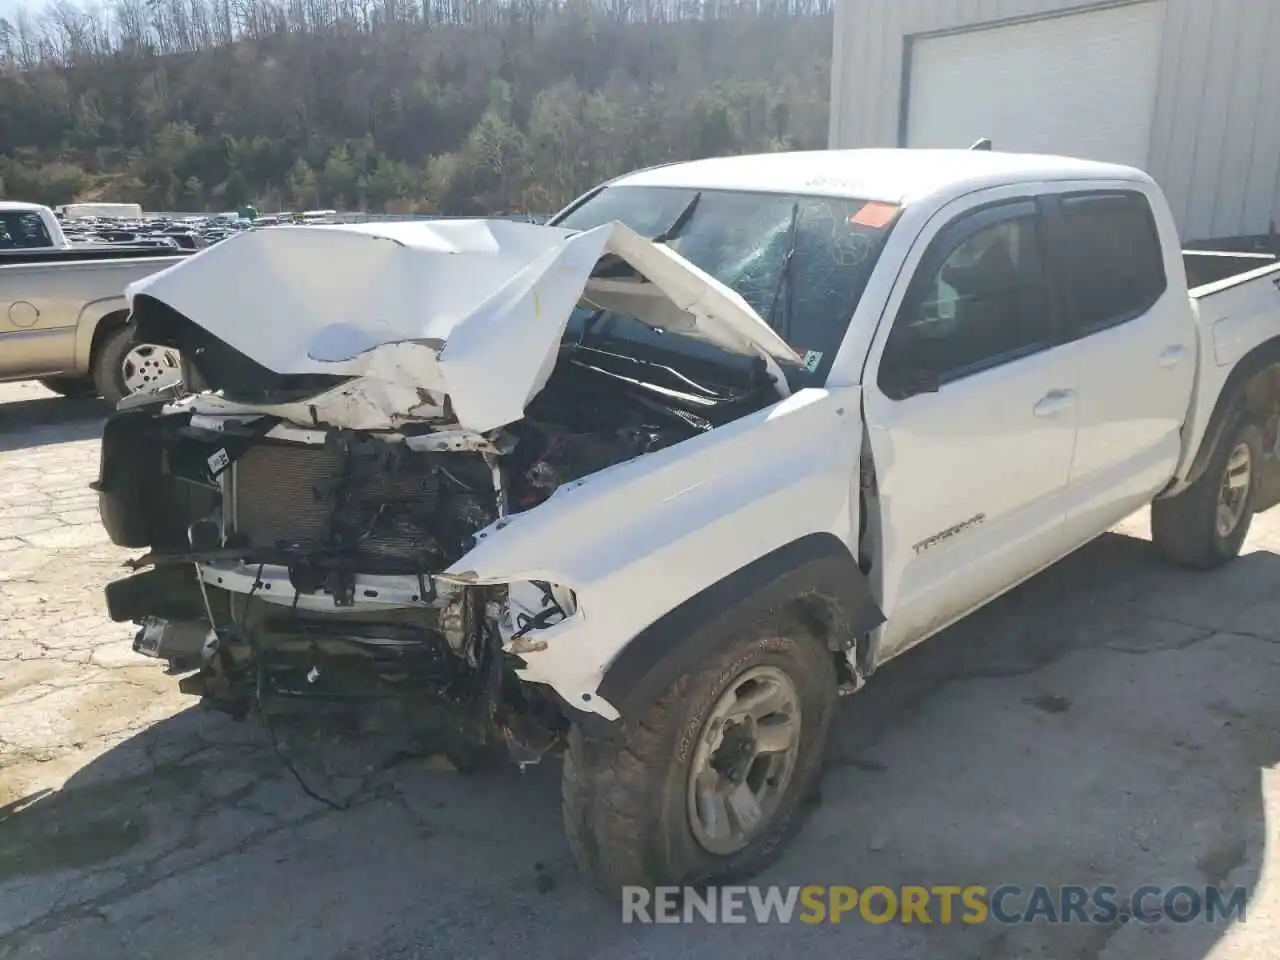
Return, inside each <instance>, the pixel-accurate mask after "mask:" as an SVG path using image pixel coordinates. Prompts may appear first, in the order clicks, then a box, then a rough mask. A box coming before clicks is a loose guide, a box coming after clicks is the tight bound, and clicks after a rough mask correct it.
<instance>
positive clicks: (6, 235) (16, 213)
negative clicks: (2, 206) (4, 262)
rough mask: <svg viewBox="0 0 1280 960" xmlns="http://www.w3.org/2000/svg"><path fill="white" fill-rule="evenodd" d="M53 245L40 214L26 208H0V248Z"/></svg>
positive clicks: (21, 248) (31, 247)
mask: <svg viewBox="0 0 1280 960" xmlns="http://www.w3.org/2000/svg"><path fill="white" fill-rule="evenodd" d="M51 246H53V239H52V238H51V237H50V236H49V231H48V230H47V229H45V225H44V221H43V220H41V219H40V215H39V214H38V213H35V212H33V211H28V210H0V250H5V249H8V250H13V249H20V250H26V249H36V248H40V247H51Z"/></svg>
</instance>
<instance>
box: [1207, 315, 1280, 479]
mask: <svg viewBox="0 0 1280 960" xmlns="http://www.w3.org/2000/svg"><path fill="white" fill-rule="evenodd" d="M1276 364H1280V337H1272V338H1271V339H1270V340H1264V341H1263V342H1262V343H1260V344H1258V345H1257V346H1256V347H1254V348H1253V349H1252V350H1250V351H1249V352H1248V353H1246V354H1245V355H1244V356H1243V357H1241V358H1240V360H1239V361H1237V362H1236V366H1235V369H1234V370H1232V371H1231V373H1229V374H1228V375H1227V380H1226V383H1224V384H1223V385H1222V391H1221V392H1220V393H1219V394H1218V399H1217V401H1216V402H1215V403H1214V405H1213V412H1212V413H1211V414H1210V415H1209V423H1208V424H1207V425H1206V426H1205V430H1204V436H1203V437H1202V438H1201V440H1200V447H1199V449H1197V450H1196V454H1195V457H1194V458H1192V461H1191V469H1190V470H1188V471H1187V481H1186V482H1187V484H1188V485H1189V484H1192V483H1195V482H1196V481H1197V480H1199V479H1200V478H1201V477H1202V476H1204V472H1205V470H1206V469H1207V468H1208V466H1209V460H1210V459H1211V458H1212V457H1213V451H1214V450H1216V449H1217V448H1218V444H1220V443H1221V442H1222V438H1223V436H1224V435H1225V434H1227V433H1228V432H1229V431H1230V429H1231V428H1232V427H1233V426H1234V424H1235V423H1236V421H1237V419H1238V418H1239V417H1240V416H1241V414H1242V413H1243V410H1242V409H1241V407H1240V400H1241V398H1242V397H1243V396H1244V387H1245V384H1247V383H1248V382H1249V381H1250V380H1252V379H1253V378H1254V377H1255V376H1257V375H1258V374H1259V373H1261V372H1262V371H1263V370H1265V369H1266V368H1267V367H1270V366H1274V365H1276Z"/></svg>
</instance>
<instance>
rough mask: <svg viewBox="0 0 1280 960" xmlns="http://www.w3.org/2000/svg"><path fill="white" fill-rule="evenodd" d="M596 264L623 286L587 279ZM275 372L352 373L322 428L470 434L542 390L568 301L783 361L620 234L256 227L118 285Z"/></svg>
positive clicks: (698, 278) (767, 335)
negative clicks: (448, 412)
mask: <svg viewBox="0 0 1280 960" xmlns="http://www.w3.org/2000/svg"><path fill="white" fill-rule="evenodd" d="M606 254H613V255H616V256H617V257H619V258H620V259H622V260H624V261H626V262H627V263H628V264H630V265H631V266H632V267H633V268H635V270H636V271H638V272H639V273H640V274H641V275H642V276H643V278H645V279H643V280H637V279H610V280H602V279H595V280H593V279H592V278H591V273H592V271H593V269H594V268H595V266H596V264H597V263H598V262H599V260H600V258H601V257H603V256H605V255H606ZM126 295H127V296H128V298H129V301H130V304H131V305H132V304H133V302H134V300H135V298H137V297H139V296H147V297H151V298H154V299H155V300H158V301H160V302H162V303H164V304H166V305H167V306H169V307H170V308H172V309H173V310H176V311H177V312H178V313H180V314H182V315H183V316H185V317H187V318H188V319H189V320H191V321H192V322H193V323H195V324H197V325H199V326H201V327H203V328H204V329H205V330H207V331H208V332H209V333H211V334H213V335H214V336H215V337H217V338H218V339H220V340H222V341H223V342H225V343H227V344H228V345H229V346H231V347H233V348H234V349H236V350H238V351H239V352H240V353H243V354H244V355H245V356H247V357H249V358H250V359H252V360H254V361H255V362H256V363H258V364H260V365H262V366H263V367H265V368H267V369H268V370H271V371H273V372H275V373H278V374H284V375H288V374H327V375H336V376H349V377H353V378H357V379H355V380H352V381H349V382H347V383H345V384H343V385H342V386H340V387H338V388H335V389H334V390H331V391H329V392H328V393H326V394H323V395H321V396H320V397H319V398H317V399H320V400H321V401H322V402H321V404H320V408H321V409H318V410H317V411H316V412H317V414H318V415H320V416H321V418H322V419H325V420H326V422H328V423H330V424H332V425H334V426H347V427H352V428H354V429H378V428H383V427H391V426H394V425H395V424H396V423H398V422H403V421H405V420H410V419H430V418H431V417H433V416H439V415H440V414H441V413H442V412H443V407H444V400H445V398H446V397H447V398H448V399H449V401H450V403H451V405H452V408H453V412H454V416H455V417H456V419H457V422H458V424H459V425H460V426H462V427H464V428H465V429H468V430H473V431H476V432H484V431H487V430H492V429H495V428H497V427H500V426H503V425H505V424H508V423H512V422H514V421H516V420H518V419H520V418H521V416H523V414H524V408H525V406H526V404H527V403H528V402H529V400H530V399H532V397H533V396H535V395H536V394H537V393H538V391H540V390H541V389H542V387H543V386H544V385H545V384H546V382H547V378H548V377H549V376H550V375H551V370H552V368H553V367H554V366H555V362H556V357H557V353H558V349H559V345H560V341H561V338H562V337H563V335H564V331H565V327H566V325H567V324H568V322H569V317H570V315H571V313H572V312H573V310H574V308H575V307H576V306H577V305H578V304H579V302H580V301H583V302H587V303H590V304H593V305H596V306H600V307H605V308H608V309H615V310H620V311H626V312H628V313H631V314H633V315H635V316H636V317H638V318H639V319H640V320H642V321H644V322H647V323H650V324H651V325H652V326H655V327H662V328H664V329H667V330H671V331H674V332H680V333H686V334H689V335H691V336H695V337H698V338H700V339H703V340H706V341H709V342H711V343H714V344H717V345H719V346H721V347H723V348H725V349H727V350H730V351H733V352H735V353H740V354H746V355H759V356H762V357H764V358H765V359H766V362H768V363H770V365H771V366H776V364H775V363H774V361H776V360H777V359H787V360H791V361H794V360H795V359H796V355H795V353H794V351H792V350H791V349H790V347H788V346H787V344H786V343H785V341H783V340H782V339H781V338H780V337H779V336H778V335H777V334H776V333H774V331H773V330H772V329H771V328H770V327H769V326H768V324H766V323H765V322H764V321H763V320H762V319H761V318H760V316H759V315H758V314H757V313H755V311H754V310H752V309H751V307H750V306H749V305H748V304H747V303H746V302H745V301H744V300H743V299H742V298H741V297H740V296H738V295H737V294H736V293H734V292H733V291H732V290H730V289H729V288H727V287H725V286H724V285H723V284H721V283H719V282H718V281H716V280H715V279H713V278H712V277H710V276H708V275H707V274H706V273H704V272H703V271H701V270H699V269H698V268H697V267H695V266H694V265H693V264H691V263H689V262H688V261H687V260H685V259H683V258H682V257H680V256H679V255H678V254H676V253H675V252H673V251H672V250H670V249H669V248H667V247H665V246H662V245H656V244H653V243H651V242H650V241H648V240H646V239H644V238H643V237H641V236H640V235H639V234H637V233H635V232H634V231H632V230H631V229H629V228H628V227H626V226H624V225H623V224H621V223H610V224H605V225H603V226H600V227H597V228H595V229H593V230H588V231H585V232H581V233H577V232H573V231H569V230H564V229H561V228H558V227H548V226H540V225H534V224H524V223H515V222H511V221H504V220H440V221H428V222H401V223H373V224H351V225H338V226H310V227H271V228H267V229H263V230H253V231H250V232H248V233H245V234H242V235H239V236H236V237H232V238H230V239H228V240H225V241H223V242H222V243H220V244H218V245H217V246H214V247H210V248H209V249H207V250H205V251H202V252H201V253H199V254H196V255H195V256H193V257H190V258H189V259H187V260H184V261H183V262H181V263H179V264H177V265H175V266H173V267H170V268H169V269H167V270H164V271H161V272H160V273H156V274H152V275H151V276H149V277H146V278H145V279H143V280H139V281H138V282H136V283H134V284H132V285H131V286H130V287H129V288H128V289H127V291H126Z"/></svg>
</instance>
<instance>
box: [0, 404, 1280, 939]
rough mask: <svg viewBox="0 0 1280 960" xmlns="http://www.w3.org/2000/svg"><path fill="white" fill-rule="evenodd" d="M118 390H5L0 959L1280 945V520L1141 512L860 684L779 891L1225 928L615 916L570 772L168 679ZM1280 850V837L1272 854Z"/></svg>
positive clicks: (0, 485)
mask: <svg viewBox="0 0 1280 960" xmlns="http://www.w3.org/2000/svg"><path fill="white" fill-rule="evenodd" d="M102 415H103V410H102V408H101V407H100V406H99V405H97V404H95V403H89V402H79V401H69V400H63V399H60V398H55V397H53V396H52V395H51V394H48V393H47V392H46V391H44V390H43V389H42V388H41V387H39V386H36V385H34V384H10V385H0V958H10V957H23V958H26V957H32V958H35V957H48V958H58V960H74V958H81V957H84V958H93V960H109V958H116V957H120V958H129V960H142V958H149V957H156V958H166V960H169V958H173V957H178V956H181V957H185V958H189V960H202V958H236V960H242V958H245V957H250V958H257V957H263V958H274V957H299V958H307V960H355V958H375V960H392V958H416V957H436V956H440V957H451V958H455V957H471V956H475V957H484V956H506V955H508V954H510V953H513V952H516V951H518V952H519V953H520V954H521V955H523V956H525V957H529V958H534V957H548V958H556V960H562V958H574V957H601V958H617V960H624V958H627V960H630V958H639V957H650V956H659V955H661V956H662V957H664V958H671V960H674V958H679V957H709V958H715V957H730V956H732V957H734V958H736V960H746V958H754V957H759V958H773V957H777V956H780V955H783V954H784V953H787V952H790V951H804V952H805V953H806V954H807V955H809V956H811V957H813V958H815V960H819V958H825V957H832V958H835V957H840V958H847V957H858V958H861V960H897V958H901V957H912V958H913V960H928V958H948V960H950V958H956V960H969V958H973V960H978V958H981V960H1002V958H1009V960H1034V958H1054V960H1060V958H1079V960H1095V958H1096V960H1122V958H1124V960H1128V958H1132V960H1162V958H1169V960H1200V958H1233V960H1235V958H1239V960H1262V958H1268V960H1271V958H1274V957H1275V956H1276V955H1277V949H1278V948H1277V947H1276V943H1277V942H1280V940H1277V937H1278V936H1280V928H1278V925H1277V911H1278V906H1280V895H1278V894H1277V892H1276V889H1275V882H1274V879H1273V877H1274V873H1275V871H1274V866H1275V859H1276V853H1275V851H1276V849H1280V844H1278V841H1280V836H1277V824H1278V823H1280V777H1278V776H1277V772H1276V765H1277V763H1278V762H1280V724H1278V723H1277V720H1278V719H1280V708H1278V707H1277V700H1276V697H1275V696H1274V692H1275V690H1276V689H1277V684H1278V682H1280V616H1278V614H1280V589H1277V588H1278V587H1280V562H1278V558H1277V556H1276V553H1277V552H1280V511H1273V512H1272V513H1271V514H1269V515H1263V516H1261V517H1259V518H1258V519H1257V520H1256V521H1255V524H1254V528H1253V531H1252V533H1251V536H1250V539H1249V543H1248V545H1247V551H1248V552H1247V555H1246V556H1244V557H1243V558H1241V560H1240V561H1238V562H1237V563H1235V564H1233V565H1231V566H1230V568H1229V569H1227V570H1224V571H1220V572H1218V573H1215V574H1210V575H1199V576H1197V575H1190V574H1184V573H1180V572H1176V571H1171V570H1168V569H1165V568H1163V567H1161V566H1159V565H1158V564H1156V563H1155V562H1153V561H1152V559H1151V557H1150V555H1149V550H1148V546H1149V545H1148V544H1147V543H1146V542H1145V530H1146V521H1145V518H1144V517H1142V516H1138V517H1135V518H1133V519H1131V520H1130V521H1128V522H1126V523H1125V524H1123V525H1121V527H1119V528H1118V529H1117V530H1116V531H1114V532H1113V533H1111V534H1108V535H1107V536H1105V537H1104V538H1102V539H1101V540H1099V541H1098V542H1096V543H1095V544H1093V545H1091V546H1090V547H1088V548H1086V549H1085V550H1083V551H1081V552H1080V553H1079V554H1078V555H1076V556H1074V557H1072V558H1070V559H1068V560H1067V561H1065V562H1064V563H1062V564H1060V565H1059V566H1058V567H1056V568H1055V569H1053V570H1051V571H1049V572H1047V573H1045V574H1043V575H1041V576H1040V577H1038V578H1036V579H1035V580H1033V581H1032V582H1030V583H1028V584H1026V585H1025V586H1023V587H1021V588H1019V589H1018V590H1016V591H1014V592H1013V593H1012V594H1010V595H1009V596H1007V597H1006V598H1004V599H1003V600H1001V601H999V602H997V603H996V604H994V605H992V606H991V607H989V608H987V609H986V610H984V611H982V612H980V613H979V614H977V615H976V616H974V617H972V618H970V619H969V620H968V621H966V622H965V623H964V624H962V625H960V626H959V627H956V628H953V629H951V630H949V631H947V632H946V634H944V635H943V636H941V637H938V638H936V639H935V640H934V641H932V642H930V643H928V644H925V645H923V646H922V647H920V648H918V649H917V650H916V651H913V652H912V653H910V654H908V655H907V656H905V657H903V658H902V659H901V660H900V661H899V662H896V663H894V664H892V665H890V666H889V667H887V668H886V669H885V670H884V671H883V672H882V673H881V674H879V675H877V676H876V678H875V679H874V681H873V682H872V683H871V684H870V685H869V686H868V688H867V689H866V690H865V691H864V692H863V693H862V694H860V695H859V696H857V697H855V698H851V699H849V700H846V701H845V702H844V703H843V704H842V710H841V713H840V716H839V719H838V723H837V727H836V730H835V737H834V743H833V747H832V756H831V762H830V768H829V771H828V773H827V776H826V779H825V781H824V789H823V799H822V803H821V804H820V805H819V807H818V808H817V810H816V811H815V812H814V813H813V815H812V816H811V818H810V820H809V821H808V823H807V824H806V826H805V829H804V830H803V832H802V833H801V835H800V836H799V838H798V839H797V841H796V842H795V844H794V845H793V846H792V847H791V848H790V849H789V851H788V852H787V854H786V855H785V856H784V857H783V858H782V859H781V860H780V861H779V862H778V863H777V864H776V866H774V867H773V868H771V869H770V871H769V872H768V873H767V874H766V875H765V877H763V878H762V882H764V883H777V884H784V885H790V884H811V883H819V884H821V883H825V884H850V885H854V886H857V887H865V886H867V885H870V884H885V885H888V886H891V887H895V886H899V885H902V884H921V885H924V886H932V885H938V884H948V883H951V884H961V885H963V884H982V885H985V886H987V887H989V888H993V887H995V886H998V885H999V884H1001V883H1017V884H1020V885H1022V886H1024V887H1029V886H1031V885H1033V884H1036V883H1043V884H1049V885H1055V886H1056V885H1063V884H1082V885H1093V884H1102V883H1105V884H1112V885H1114V886H1116V887H1119V888H1121V889H1132V888H1133V887H1136V886H1138V885H1140V884H1143V883H1155V884H1161V885H1164V886H1166V887H1167V886H1169V885H1171V884H1173V883H1188V884H1192V885H1196V884H1200V885H1203V884H1206V883H1222V884H1224V885H1235V884H1241V885H1245V886H1248V887H1249V888H1250V889H1251V899H1250V902H1249V907H1248V911H1247V915H1246V916H1247V920H1246V922H1244V923H1236V924H1233V925H1230V926H1226V925H1217V926H1210V925H1206V924H1204V923H1202V922H1195V923H1192V924H1187V925H1185V926H1177V925H1174V924H1167V923H1166V924H1159V925H1155V926H1144V925H1142V924H1137V923H1129V924H1124V925H1122V924H1114V925H1107V926H1101V925H1084V924H1081V925H1071V926H1048V925H1044V924H1039V923H1037V924H1029V925H1019V926H1001V925H999V924H995V923H988V924H984V925H981V926H971V927H965V926H957V925H951V926H947V925H942V924H933V925H924V924H899V923H891V924H886V925H872V924H867V923H864V922H862V921H860V920H856V919H855V920H854V921H852V922H846V923H843V924H840V925H838V926H835V925H822V926H802V925H798V924H796V925H787V926H783V925H770V926H758V925H755V924H750V925H748V926H745V927H737V926H727V925H709V924H705V923H700V924H695V925H678V926H648V927H641V926H626V925H623V924H622V923H621V922H620V918H619V910H618V908H617V907H616V906H614V905H612V904H610V903H608V902H607V901H604V900H603V899H601V898H600V897H598V896H597V895H595V894H594V893H592V892H591V891H590V890H589V889H587V887H586V885H585V884H584V883H583V882H582V880H581V879H580V878H579V877H577V876H576V875H575V873H574V871H573V868H572V865H571V863H570V860H569V855H568V851H567V849H566V847H565V844H564V841H563V839H562V837H561V835H560V829H559V812H558V809H557V795H558V788H557V777H558V764H557V763H554V762H549V763H546V764H544V765H542V766H541V767H535V768H532V769H530V770H528V771H527V772H526V773H525V774H523V775H521V774H519V773H517V772H516V771H514V770H511V769H506V768H505V767H503V768H499V769H494V770H486V771H484V772H481V773H478V774H475V775H471V776H463V775H461V774H458V773H456V772H454V771H453V770H452V769H451V768H450V767H449V766H448V765H447V764H445V763H443V762H442V761H440V760H439V759H437V758H434V757H430V756H421V755H413V754H412V753H410V754H406V753H405V752H403V751H402V750H400V749H399V748H398V747H397V745H396V744H394V743H393V742H392V740H391V738H385V737H370V738H365V739H357V738H354V737H351V736H348V735H344V734H340V733H332V732H323V731H321V730H319V729H308V728H306V727H302V726H296V725H292V726H288V727H287V728H285V729H283V730H282V731H280V734H279V736H280V740H281V741H282V742H281V744H280V751H281V752H282V753H283V754H284V755H286V756H288V757H290V758H292V760H293V762H294V764H295V766H296V768H297V769H298V770H299V772H301V773H302V774H303V776H304V777H305V778H306V779H307V782H308V783H309V784H311V785H313V786H314V788H315V789H317V790H318V791H322V792H323V793H324V794H325V796H326V797H328V798H329V799H332V800H336V801H337V802H338V805H339V806H341V807H343V808H344V809H339V810H334V809H331V808H330V807H329V806H326V805H325V804H322V803H320V802H317V801H316V800H313V799H311V798H309V797H308V796H307V795H306V794H304V793H303V792H302V790H301V789H300V788H299V786H298V784H297V783H296V782H295V781H294V779H293V777H292V775H291V774H290V773H289V771H288V770H287V769H286V767H285V766H284V764H283V763H282V762H281V759H280V756H279V755H277V752H276V751H275V750H274V749H273V748H272V745H271V742H270V740H269V738H268V736H267V732H266V731H265V729H264V728H263V727H262V725H261V723H260V722H258V721H255V720H253V719H250V720H249V721H246V722H244V723H235V722H233V721H231V720H230V719H229V718H226V717H224V716H221V715H217V714H211V713H205V712H203V711H200V710H199V709H196V708H194V707H193V705H192V703H191V701H190V700H188V699H186V698H183V697H181V696H180V695H179V694H178V693H177V690H176V685H175V682H174V680H173V678H170V677H166V676H164V674H163V672H162V669H161V668H160V667H159V666H158V665H156V664H155V663H153V662H151V661H147V660H143V659H141V658H138V657H135V656H134V655H133V654H132V653H131V651H130V649H129V644H130V640H131V635H132V628H131V627H129V626H128V625H120V624H112V623H111V622H110V621H108V620H107V618H106V616H105V614H104V611H103V605H102V600H101V588H102V586H103V584H104V583H105V582H107V581H108V580H109V579H112V578H114V577H116V576H118V575H120V564H121V561H122V560H124V559H125V557H126V556H127V554H126V552H124V551H121V550H119V549H117V548H115V547H113V546H111V545H110V543H108V542H107V540H106V538H105V537H104V535H103V534H102V532H101V530H100V529H99V527H98V525H97V516H96V509H95V503H94V499H93V496H92V495H91V494H90V492H89V491H88V489H87V487H86V485H87V484H88V483H89V481H90V480H92V479H93V477H94V475H95V473H96V466H97V436H98V434H99V431H100V426H101V417H102ZM1268 841H1270V842H1268Z"/></svg>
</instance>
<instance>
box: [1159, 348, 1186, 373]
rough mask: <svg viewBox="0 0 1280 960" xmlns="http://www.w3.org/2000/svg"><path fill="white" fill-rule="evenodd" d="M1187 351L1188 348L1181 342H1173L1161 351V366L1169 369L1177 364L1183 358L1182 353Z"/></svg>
mask: <svg viewBox="0 0 1280 960" xmlns="http://www.w3.org/2000/svg"><path fill="white" fill-rule="evenodd" d="M1186 352H1187V348H1186V347H1184V346H1183V345H1182V344H1180V343H1175V344H1171V345H1170V346H1167V347H1165V348H1164V349H1163V350H1161V351H1160V366H1162V367H1164V368H1166V369H1168V368H1169V367H1173V366H1177V364H1178V361H1179V360H1181V359H1182V355H1183V354H1185V353H1186Z"/></svg>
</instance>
